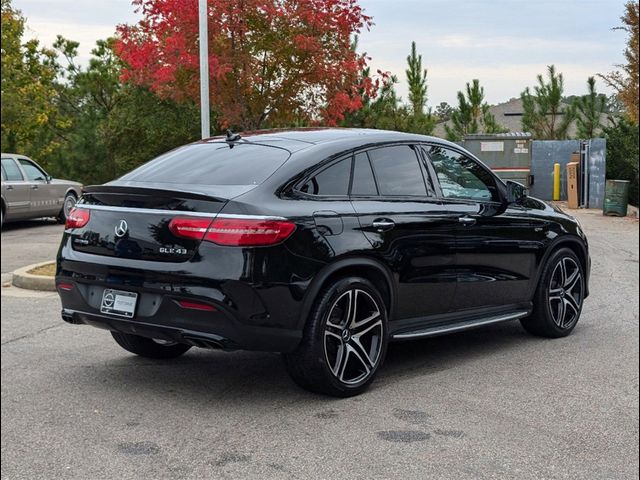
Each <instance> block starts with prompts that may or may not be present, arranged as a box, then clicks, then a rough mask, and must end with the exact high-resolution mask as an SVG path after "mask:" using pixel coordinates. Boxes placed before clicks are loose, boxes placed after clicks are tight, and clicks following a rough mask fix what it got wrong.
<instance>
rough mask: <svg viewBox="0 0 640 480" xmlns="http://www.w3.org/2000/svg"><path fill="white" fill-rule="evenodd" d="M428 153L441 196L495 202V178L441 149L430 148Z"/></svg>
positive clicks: (465, 157) (472, 161)
mask: <svg viewBox="0 0 640 480" xmlns="http://www.w3.org/2000/svg"><path fill="white" fill-rule="evenodd" d="M428 151H429V157H430V158H431V162H432V163H433V167H434V169H435V171H436V174H437V175H438V181H439V182H440V188H441V189H442V195H443V196H445V197H447V198H464V199H469V200H482V201H491V200H496V201H497V199H498V191H497V187H496V181H495V178H494V177H493V176H492V175H491V174H490V173H489V172H487V171H486V170H485V169H484V168H482V167H481V166H480V165H479V164H478V163H477V162H476V161H474V160H472V159H471V158H469V157H467V156H465V155H462V154H460V153H458V152H455V151H453V150H449V149H447V148H443V147H430V148H429V150H428Z"/></svg>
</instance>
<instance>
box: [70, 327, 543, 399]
mask: <svg viewBox="0 0 640 480" xmlns="http://www.w3.org/2000/svg"><path fill="white" fill-rule="evenodd" d="M539 341H540V340H538V339H535V338H534V337H531V336H529V335H528V334H526V333H525V332H524V331H523V330H522V329H521V327H520V326H519V324H518V323H517V322H513V323H511V324H504V325H499V326H492V327H485V328H483V329H477V330H473V331H468V332H463V333H457V334H451V335H447V336H442V337H438V338H431V339H425V340H416V341H411V342H402V343H392V344H391V345H390V347H389V351H388V354H387V359H386V362H385V364H384V366H383V368H382V370H381V371H380V373H379V375H378V377H377V378H376V380H375V381H374V384H373V385H372V390H376V389H384V388H389V387H391V388H397V387H401V386H402V383H403V382H405V381H407V380H408V379H411V378H415V377H424V378H425V381H428V377H429V376H430V375H433V374H435V373H438V372H441V371H444V370H449V369H455V368H456V367H459V366H463V365H465V364H468V363H469V362H480V361H482V359H483V358H485V357H487V356H491V355H494V354H498V355H500V356H503V355H504V354H505V353H507V352H508V351H511V350H513V349H517V348H521V346H522V344H523V343H529V342H539ZM112 354H113V357H112V359H111V360H109V361H107V362H104V359H102V361H100V362H96V363H95V364H93V365H83V366H78V367H77V372H75V373H74V379H75V381H79V382H81V383H84V382H86V383H89V384H91V386H92V388H91V390H95V389H96V388H98V389H100V388H104V389H105V390H108V391H109V392H113V391H114V390H116V391H120V392H121V394H122V395H123V396H129V395H131V394H132V392H135V394H136V395H142V396H144V397H148V398H153V399H154V402H155V401H162V399H163V398H165V399H167V400H175V399H176V397H179V399H180V403H181V404H187V405H188V404H192V405H193V406H194V407H196V406H198V405H200V406H201V405H202V404H203V402H205V403H210V402H215V403H219V404H227V403H228V404H232V405H237V404H238V402H242V404H243V405H253V406H256V405H257V406H263V407H269V406H273V405H276V404H277V405H280V404H282V402H285V403H287V404H291V403H296V402H298V401H302V400H304V401H305V402H306V403H307V404H308V402H309V401H311V402H312V403H313V402H317V403H318V404H326V403H327V402H332V401H336V399H333V398H330V397H325V396H321V395H315V394H312V393H308V392H306V391H304V390H302V389H300V388H298V387H297V386H296V385H295V384H294V383H293V382H292V381H291V380H290V378H289V376H288V375H287V372H286V369H285V367H284V362H283V361H282V358H281V356H280V355H279V354H275V353H263V352H243V351H240V352H219V351H213V350H202V349H196V348H194V349H192V350H190V351H189V352H188V353H187V354H185V355H184V356H183V357H180V358H177V359H173V360H151V359H145V358H141V357H136V356H132V355H129V354H127V353H126V352H122V351H121V350H119V349H118V347H117V346H116V345H115V344H114V346H113V352H112ZM365 395H366V394H365ZM337 401H340V400H337Z"/></svg>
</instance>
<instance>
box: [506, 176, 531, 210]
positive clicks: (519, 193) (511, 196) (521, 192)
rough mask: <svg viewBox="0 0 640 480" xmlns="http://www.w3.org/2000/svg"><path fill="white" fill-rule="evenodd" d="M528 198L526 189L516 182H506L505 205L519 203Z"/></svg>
mask: <svg viewBox="0 0 640 480" xmlns="http://www.w3.org/2000/svg"><path fill="white" fill-rule="evenodd" d="M527 196H529V191H528V190H527V187H525V186H524V185H522V184H521V183H518V182H513V181H511V180H507V204H509V205H511V204H512V203H521V202H522V201H523V200H524V199H525V198H527Z"/></svg>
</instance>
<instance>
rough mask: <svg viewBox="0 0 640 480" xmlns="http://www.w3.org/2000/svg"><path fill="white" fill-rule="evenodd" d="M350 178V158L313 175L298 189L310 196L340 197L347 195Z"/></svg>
mask: <svg viewBox="0 0 640 480" xmlns="http://www.w3.org/2000/svg"><path fill="white" fill-rule="evenodd" d="M350 176H351V157H349V158H345V159H343V160H340V161H339V162H337V163H334V164H332V165H331V166H329V167H327V168H325V169H324V170H322V171H320V173H317V174H315V175H314V176H313V177H311V178H310V179H309V180H307V181H306V182H305V184H304V185H303V186H302V187H301V188H300V191H301V192H303V193H308V194H310V195H326V196H342V195H347V194H348V193H349V177H350Z"/></svg>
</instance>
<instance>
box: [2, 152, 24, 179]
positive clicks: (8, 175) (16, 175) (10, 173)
mask: <svg viewBox="0 0 640 480" xmlns="http://www.w3.org/2000/svg"><path fill="white" fill-rule="evenodd" d="M2 178H3V179H4V180H6V181H8V182H20V181H22V180H24V178H22V172H21V171H20V169H19V168H18V165H16V162H15V161H14V160H13V159H12V158H3V159H2Z"/></svg>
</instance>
